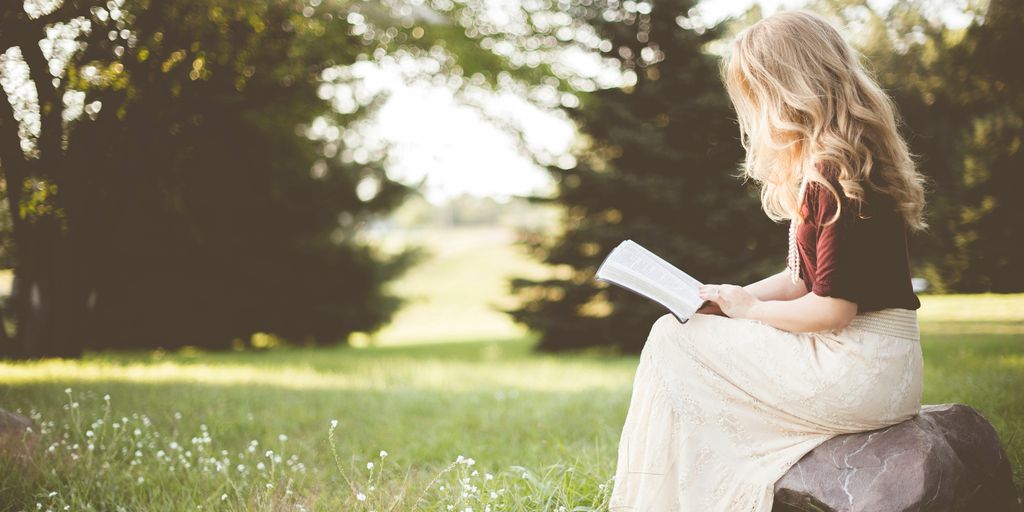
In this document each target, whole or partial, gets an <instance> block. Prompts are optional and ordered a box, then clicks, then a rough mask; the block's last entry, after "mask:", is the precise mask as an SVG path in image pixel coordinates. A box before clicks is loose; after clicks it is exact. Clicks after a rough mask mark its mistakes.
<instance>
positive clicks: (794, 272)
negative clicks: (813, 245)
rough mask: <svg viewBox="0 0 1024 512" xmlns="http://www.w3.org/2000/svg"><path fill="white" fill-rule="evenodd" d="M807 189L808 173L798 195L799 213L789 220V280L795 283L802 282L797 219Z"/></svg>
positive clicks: (802, 181) (801, 181)
mask: <svg viewBox="0 0 1024 512" xmlns="http://www.w3.org/2000/svg"><path fill="white" fill-rule="evenodd" d="M806 189H807V174H804V176H803V178H802V179H801V180H800V191H799V192H797V195H796V211H797V214H796V215H794V216H793V218H792V219H790V220H789V255H788V256H787V257H788V258H789V280H790V281H792V282H793V284H797V283H799V282H800V255H799V254H798V253H797V250H796V221H797V218H798V217H800V208H801V206H802V205H803V202H804V190H806Z"/></svg>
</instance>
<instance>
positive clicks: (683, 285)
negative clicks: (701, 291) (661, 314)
mask: <svg viewBox="0 0 1024 512" xmlns="http://www.w3.org/2000/svg"><path fill="white" fill-rule="evenodd" d="M596 278H597V279H600V280H604V281H608V282H611V283H613V284H616V285H618V286H622V287H624V288H627V289H629V290H630V291H633V292H634V293H638V294H640V295H643V296H645V297H647V298H649V299H651V300H654V301H656V302H658V303H660V304H662V305H663V306H665V307H667V308H668V309H669V310H670V311H672V313H673V314H675V315H676V317H678V318H680V320H681V321H685V320H687V319H688V318H689V317H690V316H692V315H693V313H694V312H695V311H696V310H697V309H698V308H700V306H701V304H703V303H704V301H703V300H702V299H701V298H700V297H699V296H698V294H697V289H698V287H699V286H700V284H701V283H700V282H699V281H697V280H696V279H694V278H692V277H690V275H688V274H687V273H685V272H683V271H682V270H679V269H678V268H676V267H675V266H674V265H672V264H671V263H668V262H667V261H665V260H663V259H661V258H660V257H658V256H657V255H655V254H654V253H652V252H650V251H648V250H647V249H645V248H643V247H642V246H640V245H639V244H637V243H636V242H633V241H632V240H625V241H623V242H622V243H621V244H619V245H618V246H617V247H616V248H615V249H613V250H612V252H611V253H609V255H608V257H606V258H605V261H604V262H603V263H602V264H601V266H600V268H598V271H597V274H596Z"/></svg>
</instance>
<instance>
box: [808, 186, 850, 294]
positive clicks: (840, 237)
mask: <svg viewBox="0 0 1024 512" xmlns="http://www.w3.org/2000/svg"><path fill="white" fill-rule="evenodd" d="M830 183H831V185H832V186H833V187H835V189H836V193H838V194H839V197H840V200H841V201H842V205H843V207H842V210H841V211H840V214H839V218H838V219H836V220H835V221H834V222H832V223H831V224H830V223H829V221H831V220H832V218H833V217H834V216H835V214H836V209H837V206H838V203H837V202H836V198H835V196H833V195H832V192H830V191H829V190H828V189H827V188H826V187H824V186H822V185H820V184H818V183H815V182H811V183H809V184H808V186H807V193H808V197H807V199H808V200H809V201H808V202H809V204H808V206H809V207H810V212H809V213H810V219H808V220H810V221H811V222H813V223H814V225H815V226H816V234H817V235H816V239H815V243H814V245H815V269H814V270H815V271H814V277H813V279H812V282H811V283H810V288H811V292H813V293H814V294H815V295H819V296H822V297H837V298H841V299H846V300H849V301H854V302H856V300H855V294H854V293H853V287H854V279H855V276H856V271H855V268H854V267H856V265H857V263H858V262H857V258H856V256H855V255H854V254H852V252H853V251H852V250H853V249H854V247H853V245H852V244H853V243H855V240H852V237H851V235H852V231H851V225H850V223H851V222H852V220H853V219H855V218H856V214H855V213H854V212H853V211H852V208H853V207H852V206H851V205H850V204H849V202H848V201H847V200H846V198H845V195H843V190H842V188H841V187H840V185H839V182H838V181H835V180H830Z"/></svg>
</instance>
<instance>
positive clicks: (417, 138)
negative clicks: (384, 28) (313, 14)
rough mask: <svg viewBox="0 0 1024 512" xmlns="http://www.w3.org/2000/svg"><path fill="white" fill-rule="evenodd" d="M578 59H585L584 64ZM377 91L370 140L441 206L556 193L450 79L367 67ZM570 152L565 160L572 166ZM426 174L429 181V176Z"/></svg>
mask: <svg viewBox="0 0 1024 512" xmlns="http://www.w3.org/2000/svg"><path fill="white" fill-rule="evenodd" d="M754 1H755V0H703V1H702V2H700V3H699V4H698V6H697V9H698V11H699V14H698V16H699V17H700V18H702V19H703V20H704V22H705V24H706V25H713V24H714V23H716V22H718V21H720V20H722V19H724V18H726V17H728V16H731V15H738V14H741V13H743V12H744V11H746V10H747V9H748V8H749V7H750V6H751V5H752V4H753V3H754ZM894 1H896V0H869V4H871V5H872V7H875V8H879V9H883V10H884V9H887V8H888V7H889V6H891V5H892V4H893V2H894ZM964 1H966V0H949V1H948V2H945V3H939V4H936V5H940V6H941V7H940V8H939V13H938V14H939V15H940V16H941V17H942V19H943V20H944V21H945V22H946V23H947V24H948V25H952V26H965V25H967V24H968V23H969V21H970V18H969V17H968V16H967V15H965V14H964V13H963V7H961V4H963V3H964ZM758 3H760V4H761V6H762V9H763V12H764V13H765V14H766V15H767V14H771V13H772V12H775V11H777V10H779V9H787V8H798V7H800V6H802V5H803V4H804V2H803V1H801V0H759V1H758ZM579 65H581V66H582V65H586V63H580V64H579ZM362 73H364V79H365V80H366V81H368V82H369V83H372V84H373V85H372V88H373V90H377V91H379V90H386V91H388V92H389V93H390V96H389V99H388V101H387V102H386V103H385V104H384V106H383V107H382V108H381V109H380V110H379V111H378V112H377V115H376V116H375V117H374V118H373V120H372V122H371V124H370V125H369V127H368V128H367V129H366V132H365V133H366V136H367V139H366V141H365V142H367V143H370V144H378V145H379V144H381V143H385V142H386V143H388V144H390V145H391V150H390V151H389V152H388V155H389V156H388V162H387V170H388V176H389V178H391V179H394V180H397V181H400V182H404V183H410V184H412V183H420V182H421V181H422V182H423V183H424V186H423V188H422V189H421V190H422V191H423V193H424V195H425V196H426V198H427V200H428V201H430V202H431V203H434V204H440V203H442V202H444V201H445V200H446V199H448V198H451V197H454V196H457V195H459V194H462V193H468V194H472V195H476V196H490V197H494V198H495V199H497V200H499V201H505V200H506V199H507V198H509V197H510V196H513V195H529V194H540V195H548V194H550V193H552V192H553V184H552V182H551V179H550V176H549V174H548V172H547V171H546V170H545V169H543V168H542V167H540V166H538V165H537V164H536V163H534V162H533V161H532V160H531V159H530V158H528V157H527V156H525V155H523V154H521V153H520V152H519V151H518V150H517V149H516V147H515V145H514V143H513V141H512V139H511V137H510V136H509V134H507V133H505V132H503V131H502V130H501V129H499V128H498V127H496V126H494V124H492V123H491V122H490V121H488V120H486V119H484V117H483V116H481V115H480V113H479V112H478V111H477V110H475V109H474V108H472V107H468V106H464V105H461V104H460V103H459V102H458V101H457V100H456V99H455V98H454V97H453V95H452V92H451V91H450V89H449V88H448V87H447V86H445V85H432V84H411V85H409V84H406V83H403V80H402V79H401V69H399V68H398V67H394V66H391V67H387V68H383V67H382V68H373V69H364V70H363V71H362ZM482 103H484V104H485V108H486V110H487V111H488V112H494V113H497V114H499V115H502V116H504V117H507V118H510V119H514V122H516V123H519V124H520V125H521V126H525V127H528V129H526V130H524V133H525V136H526V137H527V139H528V140H527V142H528V144H529V145H530V146H531V147H536V148H542V149H543V151H546V152H548V153H551V154H555V155H559V154H561V155H567V153H568V151H569V148H570V145H571V144H572V142H573V139H574V131H573V128H572V125H571V123H570V122H568V121H567V119H566V117H565V115H564V114H562V115H559V114H561V113H560V112H550V111H544V110H541V109H538V108H537V107H534V106H532V105H531V104H530V103H528V102H526V101H524V100H522V99H520V98H519V97H517V96H516V95H514V94H505V95H502V96H500V97H492V98H485V99H484V100H482ZM571 164H572V160H571V158H570V157H568V156H563V158H562V160H560V161H559V162H558V165H561V166H563V167H571ZM423 180H425V181H423Z"/></svg>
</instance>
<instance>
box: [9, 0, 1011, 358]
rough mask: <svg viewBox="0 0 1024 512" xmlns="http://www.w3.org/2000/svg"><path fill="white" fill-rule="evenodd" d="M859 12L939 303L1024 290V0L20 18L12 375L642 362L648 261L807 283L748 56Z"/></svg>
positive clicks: (39, 4)
mask: <svg viewBox="0 0 1024 512" xmlns="http://www.w3.org/2000/svg"><path fill="white" fill-rule="evenodd" d="M795 7H808V8H811V9H813V10H815V11H817V12H819V13H822V14H825V15H827V16H829V17H830V18H831V19H832V20H833V21H834V22H835V23H836V24H837V26H840V27H842V29H843V32H844V34H846V35H847V36H848V37H849V38H850V40H851V42H853V43H854V44H855V45H856V47H857V48H858V49H859V50H860V51H861V52H862V53H863V54H864V56H865V58H866V59H867V62H868V64H869V67H870V69H871V70H872V72H873V73H874V74H875V76H876V77H877V78H878V80H879V81H880V82H881V84H882V85H883V86H884V87H885V88H886V90H887V91H888V92H889V93H890V94H891V95H892V96H893V97H894V98H895V99H896V101H897V103H898V105H899V111H900V112H901V113H902V116H903V122H904V127H903V131H904V134H905V136H906V137H907V138H908V139H909V141H910V144H911V148H912V150H913V152H914V153H915V154H916V155H917V156H918V161H919V162H920V166H921V170H922V171H923V172H924V173H925V174H926V175H927V176H928V178H929V179H930V188H929V191H930V196H929V201H928V209H927V215H928V220H929V222H930V224H931V229H930V230H929V231H928V232H926V233H923V234H920V235H917V236H915V238H914V239H913V241H912V247H911V251H912V260H913V271H914V275H915V277H916V278H917V279H916V280H915V284H916V285H917V286H918V289H919V290H921V291H922V293H964V292H970V293H977V292H997V293H1004V292H1015V291H1021V290H1022V289H1024V272H1022V271H1021V264H1022V263H1024V244H1021V243H1019V236H1020V235H1021V233H1022V231H1021V229H1020V228H1021V225H1022V223H1024V212H1022V204H1024V203H1022V202H1021V201H1018V200H1016V195H1017V194H1018V193H1019V191H1020V190H1022V189H1024V187H1022V185H1024V174H1022V173H1021V172H1020V171H1021V167H1022V162H1024V160H1022V158H1024V157H1022V151H1021V137H1022V134H1024V118H1022V108H1024V89H1022V87H1024V70H1022V68H1021V66H1017V65H1011V64H1010V63H1009V62H1008V61H1007V58H1010V56H1013V55H1017V53H1019V52H1020V51H1024V39H1022V35H1021V29H1022V28H1024V12H1022V9H1021V8H1020V6H1019V5H1018V4H1017V3H1016V2H1014V1H1009V0H993V1H991V2H967V1H953V0H950V1H911V2H895V1H892V0H877V1H867V2H865V1H854V0H849V1H845V0H844V1H840V0H831V1H821V2H812V3H806V2H785V3H783V2H779V1H768V2H763V3H761V2H752V1H720V0H706V1H703V2H699V3H696V2H692V1H688V0H677V1H666V2H660V3H657V4H652V3H647V2H642V1H641V2H637V1H633V0H627V1H623V2H618V1H615V2H550V1H540V0H536V1H535V0H524V1H522V2H492V1H460V2H450V1H447V0H437V1H434V2H424V1H408V2H405V1H398V0H395V1H381V2H376V1H362V2H339V1H325V0H306V1H273V2H266V1H252V2H249V1H245V0H242V1H238V0H233V1H230V2H228V1H220V0H181V1H174V2H152V3H151V2H145V1H136V2H132V1H130V0H116V1H108V2H105V3H104V2H96V1H84V0H83V1H64V2H62V1H60V0H28V1H26V2H24V5H19V4H18V3H9V5H7V6H5V7H3V10H2V12H0V21H2V27H3V31H2V32H0V42H2V45H0V46H2V49H3V50H4V51H3V53H2V55H0V84H2V86H3V92H4V95H5V100H6V101H3V102H0V129H2V133H0V149H2V152H0V164H2V166H0V168H2V171H3V181H2V183H0V186H2V187H3V195H2V201H3V202H4V203H5V205H4V207H3V208H2V209H0V212H2V213H0V262H2V264H3V265H4V266H5V267H7V270H6V271H5V273H4V274H3V277H4V279H3V281H2V282H0V285H2V286H0V293H2V294H3V302H2V304H0V306H2V315H3V321H2V324H0V325H2V326H3V327H4V329H0V347H2V350H3V353H4V354H6V355H8V356H11V357H37V356H77V355H80V354H82V353H83V351H85V350H96V349H108V348H119V349H123V348H155V347H162V348H176V347H182V346H194V347H206V348H240V347H241V348H245V347H257V348H259V347H267V346H272V345H281V344H298V345H310V344H315V345H336V344H339V343H341V344H352V345H360V344H362V345H365V344H388V343H404V342H409V341H413V340H417V339H445V340H454V339H466V338H470V339H471V338H480V337H488V336H490V337H498V338H504V337H521V336H524V335H529V334H531V333H532V334H534V335H536V336H537V339H538V348H540V349H550V350H558V349H564V348H582V347H589V346H602V347H612V348H616V349H622V350H625V351H630V352H636V351H638V350H639V348H640V347H641V346H642V344H643V339H644V335H645V334H646V330H647V329H648V328H649V325H650V322H651V321H652V319H653V318H656V316H655V315H656V314H657V313H658V311H659V309H658V308H659V307H658V306H657V305H655V304H651V303H649V302H647V301H644V300H643V299H641V298H638V297H634V296H632V295H630V294H629V293H628V292H625V291H624V290H621V289H609V288H608V287H607V285H604V284H602V283H597V282H595V281H593V279H592V276H593V272H594V270H595V269H596V266H597V265H598V264H599V263H600V261H601V260H602V259H603V257H604V256H605V255H606V254H607V252H608V251H609V250H610V249H611V248H612V247H614V246H615V245H616V244H617V243H618V242H620V241H621V240H623V239H625V238H632V239H634V240H636V241H638V242H640V243H641V244H643V245H645V246H646V247H649V248H650V249H652V250H653V251H655V252H657V253H658V254H661V255H663V257H665V258H666V259H668V260H670V261H672V262H673V263H675V264H677V265H678V266H679V267H681V268H683V269H685V270H686V271H687V272H689V273H690V274H692V275H694V276H696V277H697V278H698V279H700V280H702V281H704V282H729V283H737V284H746V283H748V282H752V281H754V280H757V279H760V278H761V277H764V276H766V275H768V274H771V273H774V272H775V271H777V270H778V269H780V268H782V267H783V266H784V257H785V256H784V251H785V242H784V239H785V230H784V226H781V225H778V224H774V223H772V222H770V221H769V220H767V218H766V217H765V216H764V215H763V214H762V213H761V212H760V210H759V206H758V202H757V199H756V198H757V190H756V187H755V186H753V185H752V184H750V185H743V184H742V183H741V182H740V180H738V179H736V178H735V176H734V175H735V173H736V171H737V168H738V162H739V160H740V159H741V158H742V148H741V147H740V145H739V142H738V129H737V126H736V124H735V121H734V114H733V112H732V110H731V107H730V104H729V102H728V98H727V97H726V95H725V92H724V90H723V87H722V84H721V82H720V78H719V75H718V73H717V67H716V66H717V62H718V57H719V54H720V53H721V49H722V48H723V46H724V44H726V42H727V41H728V39H729V38H730V37H731V35H732V34H734V33H735V32H736V31H738V30H740V29H742V28H743V27H744V26H746V25H748V24H750V23H752V22H753V21H756V20H757V19H760V17H761V16H763V15H764V14H766V13H770V12H773V11H774V10H778V9H780V8H795Z"/></svg>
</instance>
